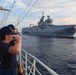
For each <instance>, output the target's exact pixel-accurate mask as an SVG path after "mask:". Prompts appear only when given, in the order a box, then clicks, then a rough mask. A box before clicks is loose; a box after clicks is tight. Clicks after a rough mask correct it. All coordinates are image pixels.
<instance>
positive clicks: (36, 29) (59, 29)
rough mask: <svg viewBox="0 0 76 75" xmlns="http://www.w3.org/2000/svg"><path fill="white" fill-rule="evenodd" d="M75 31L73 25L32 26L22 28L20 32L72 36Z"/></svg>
mask: <svg viewBox="0 0 76 75" xmlns="http://www.w3.org/2000/svg"><path fill="white" fill-rule="evenodd" d="M75 31H76V29H75V25H62V26H33V27H28V28H23V29H22V34H26V35H38V36H52V37H73V35H74V34H75Z"/></svg>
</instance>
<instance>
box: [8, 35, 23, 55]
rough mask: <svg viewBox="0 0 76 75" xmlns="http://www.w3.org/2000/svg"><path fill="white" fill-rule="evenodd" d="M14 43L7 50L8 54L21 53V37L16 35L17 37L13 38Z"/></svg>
mask: <svg viewBox="0 0 76 75" xmlns="http://www.w3.org/2000/svg"><path fill="white" fill-rule="evenodd" d="M15 41H16V44H15V45H14V46H11V47H10V48H9V53H10V54H18V53H19V52H20V51H21V46H22V45H21V44H22V37H21V36H20V35H19V34H17V36H16V37H15Z"/></svg>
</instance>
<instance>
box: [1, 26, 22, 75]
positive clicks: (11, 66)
mask: <svg viewBox="0 0 76 75" xmlns="http://www.w3.org/2000/svg"><path fill="white" fill-rule="evenodd" d="M18 33H19V32H18ZM13 35H16V37H15V38H14V39H15V41H16V43H15V45H14V46H12V45H11V44H10V42H11V41H12V40H13ZM21 42H22V37H21V35H20V33H19V34H17V33H14V32H12V31H11V29H10V28H9V27H8V26H6V27H3V28H1V29H0V75H16V67H17V65H16V58H15V55H16V54H19V52H20V51H21V46H22V44H21Z"/></svg>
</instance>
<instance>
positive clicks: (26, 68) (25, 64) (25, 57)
mask: <svg viewBox="0 0 76 75" xmlns="http://www.w3.org/2000/svg"><path fill="white" fill-rule="evenodd" d="M25 69H26V70H25V75H27V52H26V53H25Z"/></svg>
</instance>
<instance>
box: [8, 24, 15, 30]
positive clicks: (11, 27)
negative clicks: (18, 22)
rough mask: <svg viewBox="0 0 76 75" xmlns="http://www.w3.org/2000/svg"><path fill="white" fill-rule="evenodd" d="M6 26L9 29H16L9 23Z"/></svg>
mask: <svg viewBox="0 0 76 75" xmlns="http://www.w3.org/2000/svg"><path fill="white" fill-rule="evenodd" d="M8 27H9V28H10V29H16V28H15V27H14V25H13V24H9V25H8Z"/></svg>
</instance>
